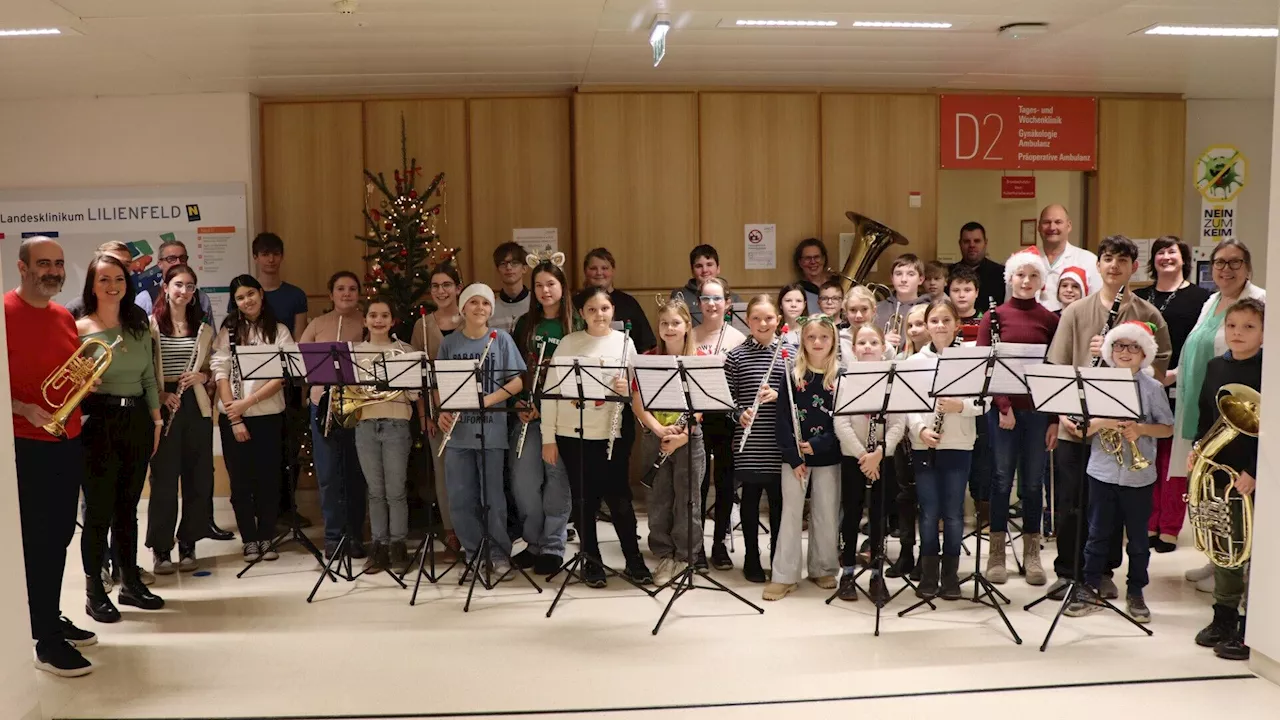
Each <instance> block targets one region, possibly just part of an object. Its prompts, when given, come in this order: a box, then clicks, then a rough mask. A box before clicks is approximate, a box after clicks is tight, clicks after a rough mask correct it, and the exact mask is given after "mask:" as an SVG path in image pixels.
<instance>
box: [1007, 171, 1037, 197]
mask: <svg viewBox="0 0 1280 720" xmlns="http://www.w3.org/2000/svg"><path fill="white" fill-rule="evenodd" d="M1000 197H1001V198H1003V199H1005V200H1028V199H1030V200H1034V199H1035V197H1036V178H1035V176H1034V175H1005V176H1004V177H1002V178H1000Z"/></svg>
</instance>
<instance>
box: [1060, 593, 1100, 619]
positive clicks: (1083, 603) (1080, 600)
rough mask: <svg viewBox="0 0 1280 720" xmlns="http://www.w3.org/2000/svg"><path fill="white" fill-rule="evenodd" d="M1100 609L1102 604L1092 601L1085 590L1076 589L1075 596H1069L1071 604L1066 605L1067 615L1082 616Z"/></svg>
mask: <svg viewBox="0 0 1280 720" xmlns="http://www.w3.org/2000/svg"><path fill="white" fill-rule="evenodd" d="M1101 609H1102V605H1099V604H1098V603H1096V602H1094V601H1093V598H1092V597H1091V596H1090V594H1089V593H1088V592H1086V591H1085V590H1083V589H1081V590H1076V593H1075V597H1073V598H1071V604H1070V605H1067V616H1068V617H1083V616H1085V615H1091V614H1093V613H1096V612H1098V611H1099V610H1101Z"/></svg>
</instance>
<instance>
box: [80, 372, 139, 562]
mask: <svg viewBox="0 0 1280 720" xmlns="http://www.w3.org/2000/svg"><path fill="white" fill-rule="evenodd" d="M125 401H126V402H133V403H135V404H133V405H132V406H121V405H120V402H121V398H116V397H112V396H101V395H90V396H89V397H88V398H86V399H85V401H84V409H85V412H86V414H88V415H89V418H88V419H87V420H86V421H85V423H84V430H83V431H82V434H81V438H82V440H83V443H84V454H85V470H86V472H85V480H84V503H85V518H84V532H83V533H82V534H81V536H80V557H81V562H82V563H83V564H84V574H85V575H86V576H88V577H89V578H90V583H92V582H94V581H96V582H101V579H100V577H101V576H100V575H99V573H100V572H101V570H102V559H103V558H104V557H106V556H107V531H108V530H110V532H111V537H112V539H113V540H114V545H115V553H116V555H115V557H116V565H117V567H119V568H120V573H121V576H122V577H123V578H124V580H125V581H126V582H130V581H136V580H137V573H138V501H139V500H140V499H142V486H143V484H144V483H145V482H146V479H147V463H148V461H149V460H150V459H151V448H152V446H153V444H154V442H155V424H154V423H153V422H152V421H151V413H150V411H148V410H147V407H146V403H145V401H144V400H143V399H142V398H140V397H139V398H128V399H126V400H125Z"/></svg>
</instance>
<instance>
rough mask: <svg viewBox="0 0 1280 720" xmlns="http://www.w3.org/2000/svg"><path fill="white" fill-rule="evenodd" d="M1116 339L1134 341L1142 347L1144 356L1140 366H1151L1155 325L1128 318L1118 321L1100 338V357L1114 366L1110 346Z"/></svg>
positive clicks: (1154, 354)
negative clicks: (1118, 322)
mask: <svg viewBox="0 0 1280 720" xmlns="http://www.w3.org/2000/svg"><path fill="white" fill-rule="evenodd" d="M1117 340H1128V341H1130V342H1136V343H1137V344H1138V345H1140V346H1141V347H1142V352H1143V355H1144V357H1143V358H1142V367H1143V368H1144V369H1145V368H1148V367H1151V361H1153V360H1155V359H1156V326H1155V325H1152V324H1151V323H1148V322H1142V321H1141V320H1128V321H1125V322H1122V323H1120V324H1119V325H1117V326H1115V327H1114V328H1112V329H1111V331H1110V332H1108V333H1107V335H1106V337H1104V338H1102V359H1103V360H1106V361H1107V364H1108V365H1110V366H1112V367H1115V362H1114V361H1112V358H1111V346H1112V345H1113V344H1115V342H1116V341H1117Z"/></svg>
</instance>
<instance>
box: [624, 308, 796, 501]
mask: <svg viewBox="0 0 1280 720" xmlns="http://www.w3.org/2000/svg"><path fill="white" fill-rule="evenodd" d="M731 315H732V312H726V313H725V314H724V322H725V324H724V325H721V326H720V336H719V337H718V338H716V347H715V351H714V352H713V353H712V354H713V355H719V354H720V348H721V347H722V346H723V345H724V331H725V330H726V329H727V328H728V327H729V318H730V316H731ZM779 347H781V345H779ZM688 426H689V413H687V412H684V413H680V417H678V418H676V421H675V423H673V424H672V427H675V428H676V429H679V430H684V429H685V428H686V427H688ZM669 457H671V453H669V452H665V451H664V452H660V453H658V459H656V460H654V461H653V466H652V467H650V468H649V471H648V472H647V473H645V476H644V478H641V480H640V483H641V484H642V485H644V486H645V487H650V486H651V485H652V483H653V476H654V475H655V474H657V472H658V470H659V469H661V468H662V465H663V463H665V462H666V461H667V458H669ZM646 480H647V481H648V482H645V481H646Z"/></svg>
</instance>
